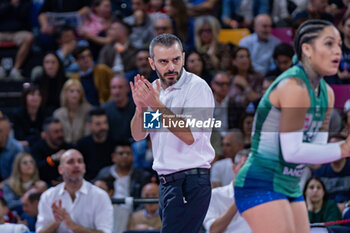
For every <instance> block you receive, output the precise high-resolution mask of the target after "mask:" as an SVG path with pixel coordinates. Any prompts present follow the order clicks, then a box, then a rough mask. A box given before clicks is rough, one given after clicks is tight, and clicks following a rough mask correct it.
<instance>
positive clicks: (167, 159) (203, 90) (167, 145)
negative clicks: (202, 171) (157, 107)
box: [149, 69, 215, 175]
mask: <svg viewBox="0 0 350 233" xmlns="http://www.w3.org/2000/svg"><path fill="white" fill-rule="evenodd" d="M155 82H156V81H154V82H153V86H154V87H156V84H155ZM160 101H161V102H162V103H163V104H164V105H165V106H166V107H167V108H168V109H170V110H171V111H172V112H173V113H175V114H185V115H187V114H189V115H192V116H194V115H196V117H197V118H201V117H202V118H203V119H206V118H207V117H211V118H212V117H213V111H214V106H215V104H214V97H213V92H212V91H211V89H210V87H209V86H208V84H207V83H206V82H205V81H204V80H203V79H201V78H200V77H198V76H196V75H195V74H192V73H189V72H187V71H186V70H185V69H183V72H182V75H181V77H180V79H179V81H178V82H176V83H175V84H173V85H172V86H170V87H168V88H167V89H165V90H164V89H163V88H161V92H160ZM199 108H201V109H199ZM203 112H204V113H203ZM202 113H203V114H202ZM191 132H192V135H193V138H194V143H193V144H192V145H187V144H186V143H184V142H183V141H182V140H180V139H179V138H178V137H176V136H175V135H174V134H173V133H172V132H170V131H169V130H168V129H161V130H160V131H156V130H154V131H152V132H149V134H150V136H151V141H152V150H153V156H154V162H153V169H154V170H155V171H157V173H158V174H159V175H166V174H170V173H174V172H177V171H182V170H186V169H191V168H210V162H211V161H212V160H213V159H214V156H215V154H214V149H213V147H212V146H211V144H210V135H211V130H210V131H208V130H204V131H201V130H200V129H191Z"/></svg>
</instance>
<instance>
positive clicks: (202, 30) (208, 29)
mask: <svg viewBox="0 0 350 233" xmlns="http://www.w3.org/2000/svg"><path fill="white" fill-rule="evenodd" d="M204 32H205V33H212V30H211V29H210V28H207V29H201V30H199V34H201V33H204Z"/></svg>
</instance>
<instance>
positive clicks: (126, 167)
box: [96, 142, 151, 198]
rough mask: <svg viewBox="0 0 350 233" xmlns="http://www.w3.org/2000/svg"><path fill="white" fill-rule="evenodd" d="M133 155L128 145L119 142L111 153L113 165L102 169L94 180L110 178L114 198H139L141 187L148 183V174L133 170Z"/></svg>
mask: <svg viewBox="0 0 350 233" xmlns="http://www.w3.org/2000/svg"><path fill="white" fill-rule="evenodd" d="M133 159H134V155H133V153H132V150H131V145H130V144H129V143H126V142H125V143H122V142H120V143H119V144H118V145H117V146H116V147H115V150H114V152H113V153H112V161H113V163H114V165H112V166H108V167H105V168H103V169H102V170H101V171H100V172H99V173H98V175H97V177H96V179H101V178H106V177H109V176H112V177H114V178H115V181H114V190H115V192H114V196H113V197H114V198H124V197H130V196H131V197H134V198H140V197H141V190H142V187H143V186H144V185H145V184H147V183H148V182H150V179H151V177H150V173H149V172H146V171H143V170H142V169H138V168H134V167H133V166H132V164H133Z"/></svg>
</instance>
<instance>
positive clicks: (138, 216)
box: [128, 183, 162, 230]
mask: <svg viewBox="0 0 350 233" xmlns="http://www.w3.org/2000/svg"><path fill="white" fill-rule="evenodd" d="M158 189H159V186H158V184H156V183H148V184H146V185H145V186H144V187H143V188H142V194H141V197H142V198H158V197H159V191H158ZM144 205H145V208H143V209H141V210H139V211H137V212H135V213H133V214H132V215H131V217H130V220H129V224H128V229H129V230H153V229H160V228H161V227H162V221H161V220H160V216H159V212H158V203H154V204H144Z"/></svg>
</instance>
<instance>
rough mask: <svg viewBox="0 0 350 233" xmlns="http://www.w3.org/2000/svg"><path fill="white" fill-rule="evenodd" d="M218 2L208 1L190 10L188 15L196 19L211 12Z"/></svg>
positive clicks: (215, 0)
mask: <svg viewBox="0 0 350 233" xmlns="http://www.w3.org/2000/svg"><path fill="white" fill-rule="evenodd" d="M216 2H217V0H206V1H204V2H202V3H200V4H198V5H196V6H193V7H191V8H188V9H187V11H188V15H189V16H192V17H194V16H199V15H201V14H203V13H207V12H208V11H211V10H212V9H213V8H214V6H215V4H216Z"/></svg>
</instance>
